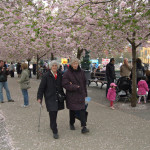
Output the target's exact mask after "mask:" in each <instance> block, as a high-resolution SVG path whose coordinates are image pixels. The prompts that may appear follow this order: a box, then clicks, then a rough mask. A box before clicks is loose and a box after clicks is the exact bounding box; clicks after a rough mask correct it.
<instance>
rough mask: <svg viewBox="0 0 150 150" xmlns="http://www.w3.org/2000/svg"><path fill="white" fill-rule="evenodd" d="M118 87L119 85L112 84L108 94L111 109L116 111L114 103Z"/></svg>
mask: <svg viewBox="0 0 150 150" xmlns="http://www.w3.org/2000/svg"><path fill="white" fill-rule="evenodd" d="M116 86H117V85H116V84H115V83H111V84H110V88H109V89H108V93H107V99H108V100H109V101H110V108H111V109H115V108H114V105H113V102H114V101H115V100H116Z"/></svg>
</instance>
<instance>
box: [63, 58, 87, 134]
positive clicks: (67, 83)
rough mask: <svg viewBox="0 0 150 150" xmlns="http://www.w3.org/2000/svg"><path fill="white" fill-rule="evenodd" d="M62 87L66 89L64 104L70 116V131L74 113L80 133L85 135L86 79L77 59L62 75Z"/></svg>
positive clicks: (72, 128)
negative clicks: (76, 114) (79, 120)
mask: <svg viewBox="0 0 150 150" xmlns="http://www.w3.org/2000/svg"><path fill="white" fill-rule="evenodd" d="M62 86H63V87H64V88H65V89H66V104H67V108H68V109H69V115H70V129H71V130H75V127H74V123H75V113H76V112H77V111H78V112H79V114H80V117H81V127H82V130H81V133H87V132H89V130H88V129H87V128H86V114H85V97H87V88H86V78H85V74H84V71H83V70H82V69H81V68H80V66H79V60H78V59H77V58H75V59H72V60H71V63H70V66H69V68H68V70H67V71H66V72H65V73H64V75H63V80H62Z"/></svg>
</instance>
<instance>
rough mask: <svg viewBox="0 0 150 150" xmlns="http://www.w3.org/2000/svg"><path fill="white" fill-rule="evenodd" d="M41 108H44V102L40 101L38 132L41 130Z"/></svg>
mask: <svg viewBox="0 0 150 150" xmlns="http://www.w3.org/2000/svg"><path fill="white" fill-rule="evenodd" d="M41 110H42V103H40V113H39V124H38V132H40V119H41Z"/></svg>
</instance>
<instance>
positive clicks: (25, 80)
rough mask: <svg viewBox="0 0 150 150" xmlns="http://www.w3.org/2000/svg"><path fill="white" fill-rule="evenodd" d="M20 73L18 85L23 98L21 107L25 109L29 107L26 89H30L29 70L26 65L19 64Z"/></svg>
mask: <svg viewBox="0 0 150 150" xmlns="http://www.w3.org/2000/svg"><path fill="white" fill-rule="evenodd" d="M21 68H22V73H21V78H20V80H19V81H18V82H19V83H20V88H21V91H22V95H23V98H24V105H23V106H22V107H24V108H26V107H28V106H29V96H28V89H29V88H30V79H29V70H28V65H27V64H26V63H23V64H21Z"/></svg>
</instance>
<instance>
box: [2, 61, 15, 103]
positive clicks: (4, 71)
mask: <svg viewBox="0 0 150 150" xmlns="http://www.w3.org/2000/svg"><path fill="white" fill-rule="evenodd" d="M8 74H9V71H8V69H6V68H5V67H4V61H3V60H0V103H4V101H3V87H4V89H5V90H6V95H7V100H8V102H14V100H12V99H11V96H10V92H9V89H8V83H7V75H8Z"/></svg>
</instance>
